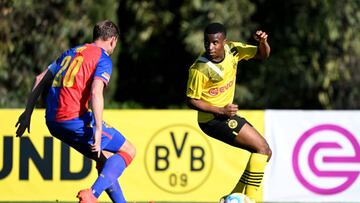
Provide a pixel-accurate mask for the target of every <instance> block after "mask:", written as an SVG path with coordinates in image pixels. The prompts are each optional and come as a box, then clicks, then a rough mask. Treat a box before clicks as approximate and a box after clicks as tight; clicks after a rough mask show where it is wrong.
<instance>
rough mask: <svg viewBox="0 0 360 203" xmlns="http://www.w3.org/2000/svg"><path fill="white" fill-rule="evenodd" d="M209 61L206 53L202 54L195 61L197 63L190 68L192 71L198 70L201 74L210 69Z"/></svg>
mask: <svg viewBox="0 0 360 203" xmlns="http://www.w3.org/2000/svg"><path fill="white" fill-rule="evenodd" d="M207 61H208V59H207V58H206V57H205V53H201V54H200V55H199V56H198V57H197V58H196V60H195V62H194V63H193V64H192V65H191V66H190V69H192V70H198V71H200V72H202V71H204V70H205V69H207V68H208V66H207V64H206V63H207Z"/></svg>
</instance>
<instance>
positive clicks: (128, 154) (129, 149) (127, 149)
mask: <svg viewBox="0 0 360 203" xmlns="http://www.w3.org/2000/svg"><path fill="white" fill-rule="evenodd" d="M125 145H126V146H123V147H122V149H121V150H120V151H118V152H117V154H119V155H120V156H121V157H122V158H123V159H124V161H125V164H126V166H128V165H129V164H130V163H131V162H132V160H133V159H134V158H135V155H136V148H135V146H134V145H133V144H131V143H130V142H128V141H126V143H125Z"/></svg>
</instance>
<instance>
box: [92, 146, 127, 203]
mask: <svg viewBox="0 0 360 203" xmlns="http://www.w3.org/2000/svg"><path fill="white" fill-rule="evenodd" d="M113 154H114V153H112V152H108V151H102V154H101V159H99V161H97V162H96V169H97V171H98V174H100V173H101V171H102V169H103V167H104V163H105V161H106V160H107V159H108V158H109V157H111V156H112V155H113ZM105 192H106V194H107V195H108V196H109V197H110V199H111V200H112V202H125V198H124V195H123V193H122V190H121V188H120V185H119V181H115V182H114V183H113V184H112V185H111V186H110V187H108V188H106V190H105Z"/></svg>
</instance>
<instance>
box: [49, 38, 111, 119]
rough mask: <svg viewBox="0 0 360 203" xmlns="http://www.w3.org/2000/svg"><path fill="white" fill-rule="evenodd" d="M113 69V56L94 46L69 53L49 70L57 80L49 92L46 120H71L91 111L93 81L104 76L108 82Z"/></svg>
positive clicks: (84, 46)
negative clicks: (89, 104) (89, 105)
mask: <svg viewBox="0 0 360 203" xmlns="http://www.w3.org/2000/svg"><path fill="white" fill-rule="evenodd" d="M111 68H112V63H111V59H110V57H109V56H108V55H107V54H106V52H105V51H104V50H103V49H101V48H99V47H97V46H95V45H94V44H85V45H82V46H78V47H75V48H72V49H69V50H67V51H65V52H64V53H63V54H62V55H61V56H60V57H59V58H58V59H57V60H56V62H54V63H53V64H52V65H51V66H50V68H49V70H50V71H51V72H52V74H53V76H54V79H53V82H52V85H51V87H50V90H49V93H48V98H47V107H46V119H47V120H48V121H49V120H56V121H64V120H70V119H73V118H77V117H80V116H81V115H83V114H84V113H85V112H87V111H88V102H89V100H90V91H91V85H92V81H93V79H94V78H95V77H97V76H100V78H101V79H102V80H104V82H105V83H107V82H108V80H109V78H110V75H111ZM98 69H101V70H98ZM104 69H106V70H104ZM99 71H101V72H99ZM99 74H100V75H99Z"/></svg>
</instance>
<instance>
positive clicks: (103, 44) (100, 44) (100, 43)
mask: <svg viewBox="0 0 360 203" xmlns="http://www.w3.org/2000/svg"><path fill="white" fill-rule="evenodd" d="M94 44H95V46H97V47H100V48H102V49H104V51H105V52H106V53H107V54H108V55H109V45H108V43H107V42H106V41H102V40H96V41H95V42H94Z"/></svg>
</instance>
